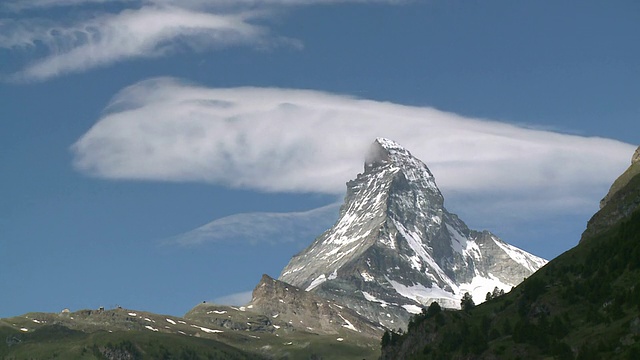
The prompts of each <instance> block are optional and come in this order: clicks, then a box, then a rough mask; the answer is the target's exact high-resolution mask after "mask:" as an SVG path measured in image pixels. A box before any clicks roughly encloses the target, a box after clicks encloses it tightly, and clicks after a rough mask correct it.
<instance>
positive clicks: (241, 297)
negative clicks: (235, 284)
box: [213, 291, 253, 306]
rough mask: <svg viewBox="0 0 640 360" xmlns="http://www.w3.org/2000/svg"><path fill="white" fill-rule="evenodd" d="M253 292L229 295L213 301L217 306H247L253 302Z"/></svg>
mask: <svg viewBox="0 0 640 360" xmlns="http://www.w3.org/2000/svg"><path fill="white" fill-rule="evenodd" d="M252 294H253V291H243V292H239V293H234V294H229V295H225V296H221V297H219V298H215V299H213V302H214V303H215V304H219V305H232V306H240V305H246V304H248V303H249V302H250V301H251V296H252Z"/></svg>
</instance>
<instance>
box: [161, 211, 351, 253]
mask: <svg viewBox="0 0 640 360" xmlns="http://www.w3.org/2000/svg"><path fill="white" fill-rule="evenodd" d="M339 207H340V204H338V203H336V204H331V205H327V206H323V207H320V208H317V209H313V210H309V211H302V212H289V213H264V212H262V213H245V214H237V215H231V216H227V217H223V218H221V219H217V220H214V221H212V222H210V223H208V224H206V225H204V226H201V227H199V228H197V229H195V230H192V231H189V232H187V233H184V234H181V235H178V236H175V237H172V238H171V239H169V240H168V241H166V243H168V244H179V245H184V246H192V245H200V244H202V243H205V242H235V243H237V242H247V243H253V244H256V243H299V244H303V245H307V244H310V243H311V241H312V240H313V239H315V238H316V237H317V236H318V235H320V234H321V233H322V232H324V231H325V230H327V229H328V228H330V227H331V225H333V223H334V222H335V221H336V219H337V218H338V209H339Z"/></svg>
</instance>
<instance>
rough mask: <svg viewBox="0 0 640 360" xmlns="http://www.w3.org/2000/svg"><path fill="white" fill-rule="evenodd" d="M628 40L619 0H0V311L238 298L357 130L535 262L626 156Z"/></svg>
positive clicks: (633, 11)
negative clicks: (423, 168)
mask: <svg viewBox="0 0 640 360" xmlns="http://www.w3.org/2000/svg"><path fill="white" fill-rule="evenodd" d="M639 37H640V4H638V3H637V2H635V1H615V2H606V3H605V2H599V1H530V2H512V1H492V2H462V1H417V0H416V1H392V0H389V1H384V0H379V1H367V0H360V1H355V0H354V1H347V0H344V1H342V0H333V1H328V0H327V1H322V0H262V1H261V0H242V1H226V0H217V1H216V0H211V1H202V0H186V1H177V0H175V1H174V0H122V1H100V0H38V1H35V0H5V1H3V2H2V3H1V4H0V80H1V82H0V182H1V185H2V187H1V189H2V192H1V193H0V196H1V197H2V201H1V202H0V256H1V259H2V261H1V262H0V288H1V289H2V292H3V295H2V296H0V317H6V316H14V315H19V314H22V313H25V312H28V311H52V312H55V311H60V310H62V309H63V308H70V309H72V310H77V309H82V308H97V307H99V306H107V307H111V306H115V305H122V306H124V307H127V308H135V309H143V310H149V311H154V312H159V313H167V314H173V315H182V314H184V313H185V312H186V311H188V310H189V309H190V308H191V307H192V306H194V305H195V304H197V303H198V302H201V301H203V300H209V301H211V300H218V301H229V298H228V297H227V296H236V295H238V294H240V295H242V294H244V296H246V292H247V291H250V290H251V289H252V288H253V286H254V285H255V284H256V283H257V282H258V280H259V279H260V276H261V274H262V273H267V274H270V275H271V276H274V277H275V276H278V275H279V272H280V270H281V269H282V268H283V267H284V266H285V265H286V263H287V261H288V260H289V258H290V257H291V256H292V255H293V254H295V253H296V252H298V251H300V250H302V249H303V248H304V247H306V246H307V245H308V244H309V243H310V242H311V241H312V240H313V238H314V236H315V233H316V232H321V231H322V229H324V228H327V227H329V226H330V225H331V223H332V221H333V219H334V218H335V216H336V208H337V207H336V206H337V205H335V204H336V203H337V202H339V201H341V198H342V196H343V194H344V190H345V185H344V184H345V182H346V181H348V180H349V179H351V178H354V177H355V176H356V174H357V173H358V172H359V171H361V170H362V160H363V158H364V151H365V150H366V148H367V146H368V145H369V144H370V143H371V142H372V141H373V140H374V138H375V137H377V136H383V137H389V138H391V139H393V140H395V141H397V142H399V143H401V144H403V145H404V146H406V147H407V148H408V149H409V150H410V151H411V152H412V153H413V154H414V155H416V156H417V157H419V158H420V159H422V160H423V161H424V162H425V163H426V164H427V165H428V166H429V167H430V169H431V170H432V172H433V173H434V175H435V176H436V180H437V182H438V185H439V186H440V188H441V190H442V191H443V193H444V195H445V199H446V206H447V208H448V209H449V211H452V212H455V213H458V214H459V215H460V216H461V218H462V219H463V220H465V221H466V222H467V224H468V225H469V226H470V227H472V228H475V229H489V230H491V231H493V232H495V233H496V234H498V235H499V236H501V237H502V238H503V239H504V240H506V241H507V242H510V243H512V244H514V245H516V246H519V247H521V248H524V249H526V250H528V251H530V252H532V253H534V254H536V255H539V256H543V257H546V258H553V257H555V256H557V255H558V254H560V253H561V252H563V251H565V250H567V249H569V248H570V247H572V246H574V245H575V244H576V243H577V241H578V239H579V236H580V233H581V232H582V230H583V229H584V226H585V224H586V221H587V220H588V219H589V217H590V216H591V215H592V214H593V213H594V212H595V211H596V210H597V208H598V201H599V200H600V198H602V196H604V194H605V193H606V191H607V189H608V186H609V185H610V183H611V182H612V181H613V180H614V179H615V177H616V176H617V175H618V174H619V173H621V172H622V171H623V170H624V169H625V168H626V166H627V165H628V164H629V161H630V158H631V155H632V153H633V150H634V149H635V147H636V146H637V143H638V142H639V141H638V134H640V125H639V124H640V121H638V118H639V117H640V107H639V105H638V98H639V95H640V81H639V80H640V62H638V61H637V59H638V58H640V50H639V49H638V46H637V44H638V42H639V40H640V39H639ZM256 234H259V235H256ZM224 297H227V298H226V299H225V298H224Z"/></svg>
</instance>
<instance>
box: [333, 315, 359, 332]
mask: <svg viewBox="0 0 640 360" xmlns="http://www.w3.org/2000/svg"><path fill="white" fill-rule="evenodd" d="M338 316H340V318H342V321H344V324H342V327H344V328H347V329H349V330H353V331H357V332H360V330H358V329H356V327H355V326H353V324H352V323H351V322H350V321H349V320H347V319H345V318H344V317H343V316H342V315H341V314H338Z"/></svg>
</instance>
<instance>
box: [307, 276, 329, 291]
mask: <svg viewBox="0 0 640 360" xmlns="http://www.w3.org/2000/svg"><path fill="white" fill-rule="evenodd" d="M325 281H327V277H326V276H324V274H321V275H320V276H318V277H317V278H316V279H315V280H313V281H312V282H311V284H309V286H308V287H307V288H306V289H305V291H311V290H313V289H315V288H316V287H317V286H318V285H320V284H322V283H323V282H325Z"/></svg>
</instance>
